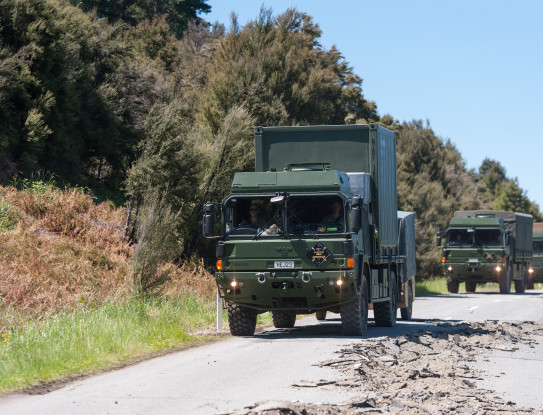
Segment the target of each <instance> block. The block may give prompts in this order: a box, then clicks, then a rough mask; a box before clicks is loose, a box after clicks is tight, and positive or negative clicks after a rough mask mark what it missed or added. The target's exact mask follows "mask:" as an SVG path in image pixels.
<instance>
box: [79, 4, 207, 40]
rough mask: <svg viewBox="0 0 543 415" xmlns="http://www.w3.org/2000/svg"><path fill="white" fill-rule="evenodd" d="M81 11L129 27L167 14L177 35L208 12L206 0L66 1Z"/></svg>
mask: <svg viewBox="0 0 543 415" xmlns="http://www.w3.org/2000/svg"><path fill="white" fill-rule="evenodd" d="M70 2H71V3H72V4H73V5H75V6H79V7H81V8H82V9H83V10H84V11H87V12H88V11H92V10H96V14H97V15H98V17H100V18H107V19H109V20H110V21H111V22H116V21H118V20H121V21H123V22H126V23H128V24H130V25H132V26H135V25H137V24H138V23H139V22H141V21H143V20H152V19H153V18H154V17H155V16H157V15H158V16H167V17H168V23H169V26H170V28H171V31H172V33H175V34H176V35H177V36H178V37H181V35H182V33H183V31H184V30H185V29H186V28H187V25H188V23H189V21H190V20H199V18H198V14H200V13H209V12H210V11H211V6H209V5H208V4H207V0H183V1H179V0H116V1H109V0H70Z"/></svg>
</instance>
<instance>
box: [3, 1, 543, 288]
mask: <svg viewBox="0 0 543 415" xmlns="http://www.w3.org/2000/svg"><path fill="white" fill-rule="evenodd" d="M113 4H114V7H113V6H112V5H113ZM207 11H209V6H208V5H207V4H206V2H205V1H203V0H192V1H185V2H177V1H171V0H163V1H159V0H155V1H153V2H148V1H143V0H142V1H136V2H133V1H131V2H126V1H121V0H119V1H116V2H107V1H101V0H72V1H71V3H70V2H68V1H67V0H66V1H65V0H3V1H2V2H1V3H0V181H2V182H3V183H13V182H14V180H16V179H17V178H18V177H21V176H22V177H32V176H33V175H34V176H36V174H38V173H41V174H43V173H44V172H45V173H47V174H52V175H54V176H55V177H56V178H57V180H62V181H64V182H65V183H72V184H78V185H84V186H88V187H89V188H91V189H93V190H94V191H95V192H100V191H104V190H108V191H110V192H117V193H119V194H122V196H123V198H124V200H125V202H126V203H127V206H130V207H131V208H132V209H131V212H132V216H131V219H132V223H134V224H135V227H136V229H134V237H135V238H136V239H137V241H138V245H137V248H136V254H135V256H134V257H135V258H136V259H137V261H138V262H139V266H138V267H136V269H138V270H141V272H146V273H148V275H151V277H150V280H149V284H150V285H152V284H153V278H154V277H152V276H153V275H155V274H156V272H157V270H158V267H159V264H160V263H162V262H164V261H170V260H172V259H186V258H190V257H192V256H194V255H198V256H204V257H205V256H208V255H209V257H211V255H210V254H209V252H210V251H209V247H208V246H207V245H206V244H205V243H204V242H203V241H202V240H201V238H200V237H199V224H200V219H201V218H200V217H201V207H202V204H203V203H204V202H205V201H207V200H220V199H221V198H222V197H223V196H224V195H225V194H226V193H227V192H228V190H229V185H230V180H231V178H232V175H233V173H234V172H236V171H240V170H251V169H252V168H253V167H254V166H253V163H254V156H253V141H252V131H253V126H254V125H308V124H344V123H367V122H379V123H381V124H383V125H385V126H387V127H389V128H391V129H394V130H395V131H396V133H397V137H398V139H397V143H398V183H399V206H400V208H402V209H405V210H413V211H415V213H416V215H417V249H418V255H419V258H418V263H419V268H420V269H419V274H420V275H421V276H422V277H424V276H430V275H435V274H437V273H439V262H438V252H437V250H436V249H435V248H434V246H433V243H434V239H435V238H434V237H435V230H436V229H443V228H444V227H445V225H446V222H447V220H448V219H449V218H450V216H451V215H452V212H453V211H454V210H456V209H464V208H477V207H493V208H496V209H507V210H517V211H523V212H530V213H532V214H534V215H536V216H537V217H538V218H541V215H540V213H539V208H538V206H536V205H534V204H533V203H532V202H530V201H529V200H528V198H527V197H526V195H525V192H524V191H523V190H522V189H521V188H520V187H519V186H518V183H517V182H516V180H512V179H510V178H508V177H507V175H506V172H505V169H504V168H503V167H502V166H501V165H500V164H499V162H496V161H492V160H485V162H484V163H483V165H482V166H481V168H480V169H479V171H477V172H475V171H468V170H467V169H466V167H465V165H464V163H463V162H462V158H461V155H460V153H459V152H458V151H457V150H456V149H455V148H454V146H453V145H452V144H451V143H450V142H444V141H443V140H442V139H440V138H439V137H438V136H436V134H435V133H434V132H433V131H432V129H431V128H430V127H429V125H424V124H423V123H422V122H421V121H412V122H402V123H400V122H398V121H397V120H394V118H393V117H392V116H390V115H384V116H380V115H379V114H378V112H377V105H376V104H375V103H374V102H372V101H369V100H367V99H366V98H365V97H364V94H363V91H362V78H361V77H360V76H358V75H357V74H355V73H354V72H353V70H352V68H351V67H350V66H349V64H348V62H347V61H346V60H345V59H344V57H343V56H342V55H341V53H340V51H338V50H337V49H336V48H331V49H330V50H325V49H324V48H323V47H322V46H321V44H320V43H319V39H320V35H321V30H320V28H319V26H318V24H317V23H315V22H314V21H313V19H312V18H311V16H309V15H307V14H305V13H303V12H300V11H298V10H295V9H289V10H287V11H285V12H284V13H282V14H279V15H277V16H274V15H273V14H272V12H271V10H267V9H262V10H261V12H260V14H259V15H258V16H257V17H256V18H255V19H254V20H253V21H251V22H249V23H248V24H246V25H245V26H243V27H241V26H240V25H239V24H238V22H237V20H236V17H235V16H233V18H232V21H231V22H230V24H229V26H228V28H227V27H225V26H224V25H221V24H210V23H207V22H205V21H204V20H202V19H201V18H198V15H199V14H201V13H205V12H207ZM136 212H137V218H136V217H135V215H136ZM157 229H159V230H160V232H157ZM158 246H161V247H164V249H157V247H158ZM143 280H145V278H143Z"/></svg>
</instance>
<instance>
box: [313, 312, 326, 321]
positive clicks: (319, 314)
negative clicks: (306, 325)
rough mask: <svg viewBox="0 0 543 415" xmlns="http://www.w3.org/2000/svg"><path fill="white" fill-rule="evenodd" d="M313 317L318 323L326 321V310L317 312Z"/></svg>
mask: <svg viewBox="0 0 543 415" xmlns="http://www.w3.org/2000/svg"><path fill="white" fill-rule="evenodd" d="M315 317H317V320H319V321H323V320H326V310H317V311H316V312H315Z"/></svg>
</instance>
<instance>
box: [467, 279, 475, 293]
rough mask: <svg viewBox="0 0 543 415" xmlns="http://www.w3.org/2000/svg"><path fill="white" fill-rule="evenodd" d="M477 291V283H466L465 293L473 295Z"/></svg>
mask: <svg viewBox="0 0 543 415" xmlns="http://www.w3.org/2000/svg"><path fill="white" fill-rule="evenodd" d="M476 290H477V283H476V282H473V281H466V292H468V293H474V292H475V291H476Z"/></svg>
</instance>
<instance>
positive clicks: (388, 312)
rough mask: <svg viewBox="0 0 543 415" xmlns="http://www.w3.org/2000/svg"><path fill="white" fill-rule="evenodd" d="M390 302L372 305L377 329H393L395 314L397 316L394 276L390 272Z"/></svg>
mask: <svg viewBox="0 0 543 415" xmlns="http://www.w3.org/2000/svg"><path fill="white" fill-rule="evenodd" d="M388 294H389V296H390V300H387V301H382V302H380V303H375V304H373V317H374V318H375V324H376V325H377V326H379V327H394V325H395V324H396V314H398V299H397V297H396V294H397V288H396V275H394V273H393V272H392V271H391V272H390V284H389V292H388Z"/></svg>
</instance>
